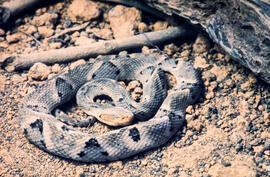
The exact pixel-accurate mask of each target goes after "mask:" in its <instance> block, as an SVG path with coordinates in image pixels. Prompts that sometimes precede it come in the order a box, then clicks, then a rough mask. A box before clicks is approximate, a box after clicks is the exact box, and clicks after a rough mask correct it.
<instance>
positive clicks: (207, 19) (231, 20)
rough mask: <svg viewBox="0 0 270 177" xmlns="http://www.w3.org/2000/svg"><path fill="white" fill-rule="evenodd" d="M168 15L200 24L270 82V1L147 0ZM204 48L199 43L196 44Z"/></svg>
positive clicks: (234, 55)
mask: <svg viewBox="0 0 270 177" xmlns="http://www.w3.org/2000/svg"><path fill="white" fill-rule="evenodd" d="M144 2H145V3H146V4H147V5H149V6H150V7H153V8H155V9H157V10H160V11H162V12H164V13H165V14H167V15H169V16H175V15H176V16H180V17H183V18H185V19H187V20H188V21H189V22H191V23H193V24H195V25H197V26H199V25H200V26H201V28H202V29H203V30H204V31H206V32H207V33H208V35H209V37H210V38H211V39H212V40H213V41H214V42H215V43H217V44H218V45H219V46H220V47H221V48H222V49H223V50H224V51H225V52H226V53H227V54H229V55H230V56H231V57H232V59H234V60H236V61H238V62H239V63H240V64H242V65H243V66H245V67H247V68H249V69H250V70H251V71H252V72H254V73H255V74H257V75H258V76H259V77H260V78H262V79H263V80H265V81H266V82H268V83H270V67H269V66H270V61H269V56H270V38H269V36H270V23H269V18H270V14H269V7H270V2H269V1H255V0H226V1H225V0H216V1H212V0H205V1H189V0H182V1H174V0H165V1H164V0H144ZM193 49H195V50H196V51H201V49H199V48H198V47H195V48H194V47H193Z"/></svg>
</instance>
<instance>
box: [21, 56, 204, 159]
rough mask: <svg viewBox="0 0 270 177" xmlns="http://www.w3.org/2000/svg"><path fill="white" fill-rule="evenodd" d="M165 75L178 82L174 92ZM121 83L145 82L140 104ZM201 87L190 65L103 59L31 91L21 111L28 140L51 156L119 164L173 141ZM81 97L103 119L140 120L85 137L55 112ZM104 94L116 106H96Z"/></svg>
mask: <svg viewBox="0 0 270 177" xmlns="http://www.w3.org/2000/svg"><path fill="white" fill-rule="evenodd" d="M165 73H170V74H171V75H173V76H174V77H175V79H176V84H175V85H174V87H173V88H172V89H170V92H169V93H167V90H168V89H167V85H166V84H167V81H166V79H165V77H164V75H165ZM120 80H139V81H140V82H141V83H142V86H143V95H142V99H141V101H140V102H136V101H134V100H132V99H131V97H130V95H129V94H128V93H126V91H125V90H123V88H121V86H120V85H119V84H118V83H117V82H116V81H120ZM201 88H202V85H201V81H200V76H199V73H198V72H197V71H196V70H195V69H194V68H193V67H192V66H191V65H190V64H189V63H187V62H184V61H180V60H175V59H173V58H169V57H165V56H162V55H154V54H141V53H137V54H130V55H125V56H117V57H109V56H103V57H101V58H99V59H96V60H95V61H94V62H88V63H86V64H82V65H78V66H77V67H75V68H74V69H70V70H68V71H66V72H63V73H60V74H59V75H57V76H55V77H54V78H52V79H49V80H47V81H46V82H45V83H44V84H43V85H42V86H40V87H38V88H37V89H36V90H34V91H33V92H32V93H29V94H28V95H27V96H26V97H25V99H24V100H23V102H22V105H21V107H20V109H19V122H20V126H21V128H22V130H23V133H24V135H25V136H26V137H27V138H28V140H29V141H30V142H32V143H33V144H35V145H36V146H38V147H39V148H41V149H43V150H45V151H47V152H49V153H51V154H54V155H57V156H60V157H63V158H67V159H73V160H77V161H82V162H103V161H114V160H118V159H123V158H127V157H130V156H132V155H135V154H138V153H140V152H142V151H145V150H148V149H151V148H154V147H158V146H161V145H162V144H164V143H165V142H167V141H168V140H169V139H170V138H171V137H172V136H173V135H174V134H175V133H176V132H177V131H178V130H179V128H180V127H181V126H182V125H183V121H184V117H185V109H186V107H187V106H188V105H190V104H193V103H194V102H195V101H196V100H197V98H198V97H199V95H200V90H201ZM78 90H79V91H78ZM76 94H77V96H76V97H77V99H78V100H77V102H78V105H79V106H80V107H82V108H84V109H86V112H88V113H89V114H92V115H94V116H95V117H97V118H98V119H100V120H101V121H102V120H104V118H105V121H106V118H107V117H116V119H117V117H120V118H121V119H123V120H126V118H128V121H126V122H125V121H124V124H130V123H131V121H132V120H133V119H136V120H139V121H138V123H136V124H133V125H128V126H124V127H122V128H119V129H117V130H113V131H110V132H107V133H105V134H100V135H97V134H87V133H84V132H82V131H80V130H78V129H76V128H74V127H72V126H69V125H67V124H65V123H63V122H61V121H59V120H58V119H57V118H56V117H55V116H54V115H53V114H52V111H53V110H55V109H56V108H57V107H58V106H60V105H63V104H64V103H66V102H68V101H69V100H71V99H72V98H73V97H75V95H76ZM99 95H106V96H107V97H109V98H110V99H111V102H110V104H109V105H101V104H99V103H96V102H95V99H96V97H98V96H99ZM87 105H90V107H88V108H87Z"/></svg>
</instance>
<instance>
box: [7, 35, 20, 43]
mask: <svg viewBox="0 0 270 177" xmlns="http://www.w3.org/2000/svg"><path fill="white" fill-rule="evenodd" d="M21 37H22V36H21V34H19V33H14V34H12V35H7V37H6V40H7V42H8V43H9V44H11V43H15V42H18V41H19V40H20V39H21Z"/></svg>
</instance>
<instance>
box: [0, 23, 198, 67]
mask: <svg viewBox="0 0 270 177" xmlns="http://www.w3.org/2000/svg"><path fill="white" fill-rule="evenodd" d="M191 35H194V32H193V31H192V30H191V29H190V28H189V26H186V25H183V26H177V27H170V28H168V29H165V30H161V31H156V32H148V33H143V34H139V35H135V36H131V37H128V38H123V39H115V40H107V41H101V42H96V43H91V44H89V45H86V46H77V47H68V48H62V49H53V50H48V51H44V52H38V53H30V54H22V55H18V56H14V55H12V56H8V57H4V58H2V59H0V66H1V67H2V68H3V67H9V68H13V69H14V70H20V69H27V68H29V67H31V66H32V65H33V64H34V63H37V62H41V63H45V64H53V63H64V62H70V61H74V60H77V59H81V58H85V59H87V58H90V57H96V56H98V55H105V54H112V53H117V52H120V51H123V50H130V49H135V48H140V47H143V46H153V45H157V44H161V43H164V42H168V41H172V40H175V39H177V38H181V37H182V38H183V37H187V36H191Z"/></svg>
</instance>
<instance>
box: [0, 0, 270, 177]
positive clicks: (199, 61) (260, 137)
mask: <svg viewBox="0 0 270 177" xmlns="http://www.w3.org/2000/svg"><path fill="white" fill-rule="evenodd" d="M83 8H87V9H91V11H90V10H83ZM86 21H89V22H90V24H89V26H88V27H86V28H84V29H82V30H80V31H72V32H70V33H67V34H65V35H63V36H61V37H59V38H56V39H51V40H48V39H49V38H50V37H51V36H53V35H55V34H57V33H59V32H61V31H63V30H65V29H68V28H71V27H74V26H76V25H79V24H82V23H84V22H86ZM170 25H171V23H170V22H169V21H163V20H161V19H158V18H156V17H153V16H151V15H149V14H145V13H143V12H141V11H139V10H137V9H135V8H127V7H124V6H116V5H115V4H113V5H108V4H102V3H95V2H89V1H86V0H83V1H80V2H78V0H77V1H76V0H75V1H64V2H60V3H58V4H54V5H51V6H48V7H44V8H40V9H38V10H36V12H35V13H34V14H32V15H28V16H27V17H23V18H21V19H20V20H18V21H17V23H16V25H15V27H14V29H12V30H8V31H6V32H5V31H3V30H0V55H2V54H20V53H31V52H35V51H44V50H49V49H57V48H63V47H68V46H74V45H84V44H86V43H92V42H96V41H99V40H106V39H112V38H123V37H127V36H131V35H134V34H138V33H142V32H145V31H157V30H160V29H164V28H167V27H168V26H170ZM16 29H19V31H18V30H16ZM20 31H23V32H24V33H23V32H20ZM26 34H28V35H26ZM33 38H35V40H34V39H33ZM37 41H39V42H37ZM39 43H40V44H41V45H39ZM159 47H160V50H161V51H159V50H158V49H157V48H155V47H149V48H148V47H143V48H142V49H141V50H140V51H142V52H152V53H158V52H159V53H160V52H162V53H163V54H167V55H169V56H171V57H173V58H175V59H177V60H185V61H189V62H191V63H192V64H193V65H194V66H195V68H197V69H198V70H200V71H201V74H202V79H203V82H204V91H203V94H202V95H201V97H200V99H199V101H198V102H197V103H195V104H194V105H192V106H189V107H188V108H187V115H186V123H185V126H184V127H183V128H181V129H180V130H179V131H178V132H177V134H176V135H175V136H174V137H173V138H172V139H171V140H170V141H169V142H168V143H166V144H165V145H164V146H162V147H159V148H156V149H153V150H150V151H147V152H144V153H142V154H139V155H136V156H134V157H131V158H128V159H125V160H121V161H116V162H110V163H101V164H95V163H94V164H85V163H79V162H74V161H69V160H66V159H62V158H59V157H55V156H53V155H50V154H48V153H46V152H44V151H42V150H40V149H38V148H37V147H35V146H34V145H32V144H30V143H29V142H28V140H27V139H26V138H25V137H24V136H23V133H22V131H21V129H20V127H19V123H18V106H19V105H20V103H21V102H22V100H23V97H24V96H25V95H26V94H27V93H29V92H31V91H33V90H34V89H35V87H36V86H37V85H40V84H42V83H43V82H44V81H45V80H46V79H47V78H51V77H53V76H54V75H55V74H56V73H58V72H60V71H61V70H63V69H64V68H65V67H67V66H68V65H75V64H78V63H81V62H85V61H88V60H89V58H86V59H83V60H80V61H79V62H77V63H75V64H74V62H73V63H69V64H60V65H59V64H55V65H53V66H46V65H45V66H42V67H37V68H31V69H30V71H29V70H24V71H14V70H13V68H12V67H11V68H10V67H8V68H3V69H0V105H1V108H0V135H1V136H0V176H79V177H84V176H133V177H135V176H181V177H185V176H202V177H227V176H235V177H243V176H246V177H255V176H256V177H257V176H269V175H270V159H269V156H270V141H269V137H270V133H269V132H270V128H269V125H270V106H269V105H270V87H269V85H267V84H266V83H264V82H263V81H261V80H260V79H258V78H257V77H256V76H255V75H253V74H252V73H251V72H250V71H249V70H248V69H246V68H244V67H242V66H241V65H239V64H238V63H236V62H234V61H233V60H232V59H231V58H230V57H229V56H227V55H226V54H224V53H223V52H222V50H221V49H219V47H217V46H216V45H215V44H213V43H212V42H211V41H210V40H209V39H208V38H207V37H205V36H203V35H201V34H199V35H198V36H197V37H196V36H194V39H189V40H188V41H184V40H179V41H177V42H176V43H171V44H166V45H163V46H159ZM132 52H134V51H129V53H132ZM71 104H73V103H71ZM73 107H76V105H75V103H74V104H73ZM73 109H76V108H71V109H70V112H72V111H73ZM77 112H78V111H77ZM71 114H74V115H75V116H85V115H84V114H82V113H80V112H79V113H71ZM92 128H93V129H94V130H92ZM107 130H108V128H107V127H106V126H104V125H100V124H99V123H95V125H94V126H93V127H91V128H87V129H84V131H88V132H99V133H101V132H104V131H107Z"/></svg>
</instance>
